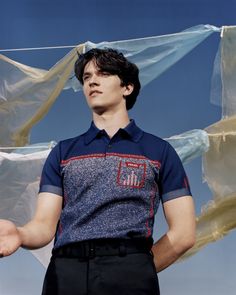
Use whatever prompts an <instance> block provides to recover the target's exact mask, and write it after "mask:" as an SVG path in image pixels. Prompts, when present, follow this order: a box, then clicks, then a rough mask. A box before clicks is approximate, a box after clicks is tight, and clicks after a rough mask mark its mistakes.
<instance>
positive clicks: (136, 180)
mask: <svg viewBox="0 0 236 295" xmlns="http://www.w3.org/2000/svg"><path fill="white" fill-rule="evenodd" d="M145 178H146V163H135V162H129V161H120V162H119V169H118V175H117V183H118V185H120V186H126V187H132V188H142V187H143V186H144V183H145Z"/></svg>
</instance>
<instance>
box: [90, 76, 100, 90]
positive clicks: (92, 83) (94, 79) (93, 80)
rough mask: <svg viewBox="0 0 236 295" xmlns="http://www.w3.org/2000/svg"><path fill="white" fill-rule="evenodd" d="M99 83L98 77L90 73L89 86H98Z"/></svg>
mask: <svg viewBox="0 0 236 295" xmlns="http://www.w3.org/2000/svg"><path fill="white" fill-rule="evenodd" d="M98 85H99V78H98V76H97V75H96V74H94V75H92V76H91V77H90V79H89V86H90V87H93V86H98Z"/></svg>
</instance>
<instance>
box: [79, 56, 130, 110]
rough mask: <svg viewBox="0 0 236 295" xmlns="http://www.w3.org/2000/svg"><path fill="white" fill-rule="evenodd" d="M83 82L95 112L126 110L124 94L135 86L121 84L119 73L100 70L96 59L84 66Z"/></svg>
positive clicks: (85, 92)
mask: <svg viewBox="0 0 236 295" xmlns="http://www.w3.org/2000/svg"><path fill="white" fill-rule="evenodd" d="M83 83H84V85H83V90H84V95H85V97H86V100H87V103H88V105H89V107H90V108H91V109H92V110H93V111H94V112H96V113H103V112H105V111H115V110H119V109H120V108H122V109H124V110H126V106H125V99H124V96H126V95H129V94H130V93H131V92H132V91H133V86H132V85H128V86H121V80H120V78H119V77H118V76H117V75H111V74H110V73H106V72H102V71H100V70H99V68H98V67H97V66H96V63H95V62H94V60H91V61H90V62H88V63H87V64H86V66H85V68H84V73H83Z"/></svg>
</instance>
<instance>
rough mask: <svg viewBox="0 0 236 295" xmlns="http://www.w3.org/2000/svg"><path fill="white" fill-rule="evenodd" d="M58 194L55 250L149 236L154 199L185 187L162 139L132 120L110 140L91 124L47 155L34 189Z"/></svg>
mask: <svg viewBox="0 0 236 295" xmlns="http://www.w3.org/2000/svg"><path fill="white" fill-rule="evenodd" d="M45 191H46V192H52V193H56V194H58V195H61V196H62V197H63V198H64V199H63V210H62V213H61V217H60V222H59V224H58V229H57V234H56V239H55V248H57V247H60V246H63V245H65V244H68V243H73V242H76V241H82V240H89V239H98V238H136V237H147V238H148V237H150V236H152V231H153V223H154V216H155V213H156V212H157V209H158V206H159V202H160V200H162V202H165V201H168V200H170V199H173V198H176V197H180V196H183V195H190V194H191V193H190V189H189V185H188V181H187V177H186V175H185V172H184V169H183V167H182V163H181V161H180V160H179V158H178V156H177V154H176V153H175V151H174V149H173V148H172V147H171V146H170V145H169V144H168V143H167V142H165V141H164V140H162V139H160V138H158V137H156V136H154V135H151V134H148V133H145V132H143V131H142V130H141V129H139V128H138V127H137V126H136V125H135V123H134V121H131V122H130V124H129V125H128V126H127V127H126V128H125V129H120V130H119V131H118V132H117V133H116V134H115V135H114V137H112V139H110V138H109V137H108V135H107V134H106V132H105V131H104V130H99V129H97V128H96V126H95V125H94V124H93V123H92V125H91V127H90V129H89V130H88V131H87V132H86V133H85V134H82V135H81V136H78V137H76V138H73V139H68V140H65V141H62V142H60V143H59V144H58V145H57V146H56V147H55V148H54V150H52V152H51V154H50V155H49V157H48V159H47V161H46V163H45V166H44V169H43V173H42V179H41V184H40V192H45Z"/></svg>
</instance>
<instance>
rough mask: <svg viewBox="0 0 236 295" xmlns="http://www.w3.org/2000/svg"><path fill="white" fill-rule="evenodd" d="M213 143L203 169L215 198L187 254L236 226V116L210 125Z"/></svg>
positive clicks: (202, 219)
mask: <svg viewBox="0 0 236 295" xmlns="http://www.w3.org/2000/svg"><path fill="white" fill-rule="evenodd" d="M206 131H207V133H208V135H209V142H210V147H209V150H208V152H207V153H206V154H205V155H204V157H203V170H204V171H203V173H204V178H205V180H206V181H207V183H208V185H209V187H210V189H211V191H212V194H213V199H212V200H211V201H210V202H209V203H208V204H206V205H205V206H204V207H203V208H202V213H201V215H200V216H198V218H197V242H196V244H195V246H194V248H192V249H191V250H190V251H189V252H187V253H186V255H185V256H184V257H183V258H186V257H188V256H190V255H193V254H194V253H196V252H197V251H199V250H200V249H201V248H202V247H203V246H205V245H206V244H208V243H210V242H215V241H216V240H219V239H221V238H223V237H224V236H225V235H227V234H228V233H229V232H230V231H231V230H233V229H235V228H236V181H235V180H236V174H235V172H236V152H235V151H236V116H232V117H229V118H227V119H224V120H221V121H219V122H217V123H215V124H213V125H211V126H209V127H208V128H206Z"/></svg>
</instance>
